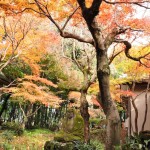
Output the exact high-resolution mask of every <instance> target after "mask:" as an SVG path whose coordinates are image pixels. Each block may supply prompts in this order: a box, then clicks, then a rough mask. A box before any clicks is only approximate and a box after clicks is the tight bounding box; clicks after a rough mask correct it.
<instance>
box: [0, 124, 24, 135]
mask: <svg viewBox="0 0 150 150" xmlns="http://www.w3.org/2000/svg"><path fill="white" fill-rule="evenodd" d="M2 129H3V130H12V131H14V133H15V134H16V135H19V136H20V135H22V134H23V132H24V130H23V128H22V126H21V125H20V124H18V123H15V122H5V123H3V124H2Z"/></svg>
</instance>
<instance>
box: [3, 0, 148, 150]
mask: <svg viewBox="0 0 150 150" xmlns="http://www.w3.org/2000/svg"><path fill="white" fill-rule="evenodd" d="M77 3H78V4H79V6H80V9H79V8H78V7H79V6H78V5H77ZM135 6H138V8H140V7H142V8H145V9H149V1H144V0H136V1H130V0H127V1H122V0H118V1H107V0H93V1H90V0H89V1H85V0H77V1H74V0H69V1H68V0H66V1H57V2H56V1H44V0H32V1H15V2H14V4H13V5H9V3H8V2H7V3H5V4H3V5H2V6H1V7H2V8H3V9H4V10H5V11H7V10H8V9H9V8H11V10H12V11H14V10H15V11H14V12H16V13H17V12H18V11H20V12H24V11H25V10H27V11H29V12H30V11H31V10H32V11H34V12H36V13H38V14H40V15H41V16H45V17H47V18H48V19H49V20H50V21H51V22H52V23H53V24H54V25H55V26H56V27H57V29H58V31H59V32H60V35H61V36H62V37H64V38H74V39H76V40H78V41H80V42H85V43H89V44H91V45H93V46H94V47H95V49H96V57H97V76H98V80H99V87H100V93H101V105H102V107H103V109H104V112H105V114H106V117H107V120H108V123H107V141H106V143H107V144H106V149H108V150H109V149H110V150H111V149H113V146H114V145H117V144H119V143H120V136H119V128H120V125H119V124H120V121H119V115H118V112H117V109H116V106H115V103H114V102H113V100H112V98H111V96H110V89H109V75H110V70H109V60H108V56H107V51H108V48H109V47H110V46H111V45H112V44H113V43H120V44H123V48H124V52H125V55H126V56H127V57H128V58H130V59H133V60H134V61H139V62H140V63H141V64H144V62H143V61H142V59H143V58H145V59H146V60H148V59H149V58H147V57H148V55H149V54H150V53H149V52H148V53H145V54H143V55H141V56H140V57H134V56H133V55H130V49H131V47H132V45H131V42H130V40H129V37H132V35H136V34H137V32H140V31H143V32H145V31H146V30H149V27H147V26H146V24H144V26H143V24H142V23H145V22H146V21H147V19H146V18H145V19H143V18H142V19H137V18H135V17H134V14H135ZM66 7H67V9H66ZM70 12H72V13H71V14H70ZM7 13H9V11H7ZM69 14H70V15H69ZM74 14H76V15H74ZM81 14H82V15H81ZM60 16H62V17H60ZM64 18H67V19H66V21H65V23H64V25H63V26H62V27H61V26H60V24H59V23H57V21H61V19H64ZM72 18H73V19H74V21H75V22H74V23H75V24H77V22H78V20H79V22H78V24H77V25H78V26H79V27H80V26H83V27H85V24H86V25H87V27H88V30H89V31H90V34H91V36H87V38H85V37H83V36H81V35H80V34H74V33H71V32H69V31H65V28H66V26H67V25H68V22H69V21H70V20H71V19H72ZM141 20H142V21H141ZM82 21H83V22H84V25H82V24H81V22H82ZM87 32H88V31H87ZM145 33H146V32H145ZM122 35H124V37H125V38H121V36H122ZM114 57H115V55H114Z"/></svg>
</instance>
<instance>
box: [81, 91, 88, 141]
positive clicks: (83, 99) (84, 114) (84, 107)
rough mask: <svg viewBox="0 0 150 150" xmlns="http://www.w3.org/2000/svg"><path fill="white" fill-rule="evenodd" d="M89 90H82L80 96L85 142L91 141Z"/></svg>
mask: <svg viewBox="0 0 150 150" xmlns="http://www.w3.org/2000/svg"><path fill="white" fill-rule="evenodd" d="M86 95H87V91H84V90H81V97H80V113H81V116H82V118H83V120H84V142H85V143H90V129H89V117H90V115H89V112H88V102H87V99H86Z"/></svg>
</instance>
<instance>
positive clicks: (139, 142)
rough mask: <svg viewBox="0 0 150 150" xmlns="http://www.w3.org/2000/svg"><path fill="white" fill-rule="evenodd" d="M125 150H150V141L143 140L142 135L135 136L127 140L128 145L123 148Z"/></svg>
mask: <svg viewBox="0 0 150 150" xmlns="http://www.w3.org/2000/svg"><path fill="white" fill-rule="evenodd" d="M122 149H123V150H141V149H143V150H149V149H150V139H143V138H142V137H141V135H134V136H131V137H130V138H128V139H127V142H126V144H124V145H123V146H122Z"/></svg>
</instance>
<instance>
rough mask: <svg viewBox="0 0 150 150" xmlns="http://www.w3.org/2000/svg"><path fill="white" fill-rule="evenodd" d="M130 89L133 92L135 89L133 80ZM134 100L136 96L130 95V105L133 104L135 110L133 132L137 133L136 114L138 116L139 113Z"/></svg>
mask: <svg viewBox="0 0 150 150" xmlns="http://www.w3.org/2000/svg"><path fill="white" fill-rule="evenodd" d="M131 90H132V92H134V90H135V82H133V85H132V89H131ZM135 100H136V98H133V97H131V102H132V106H133V108H134V111H135V118H134V123H135V133H136V134H138V132H139V131H138V116H139V113H138V108H137V107H136V104H135ZM133 132H134V131H133Z"/></svg>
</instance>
